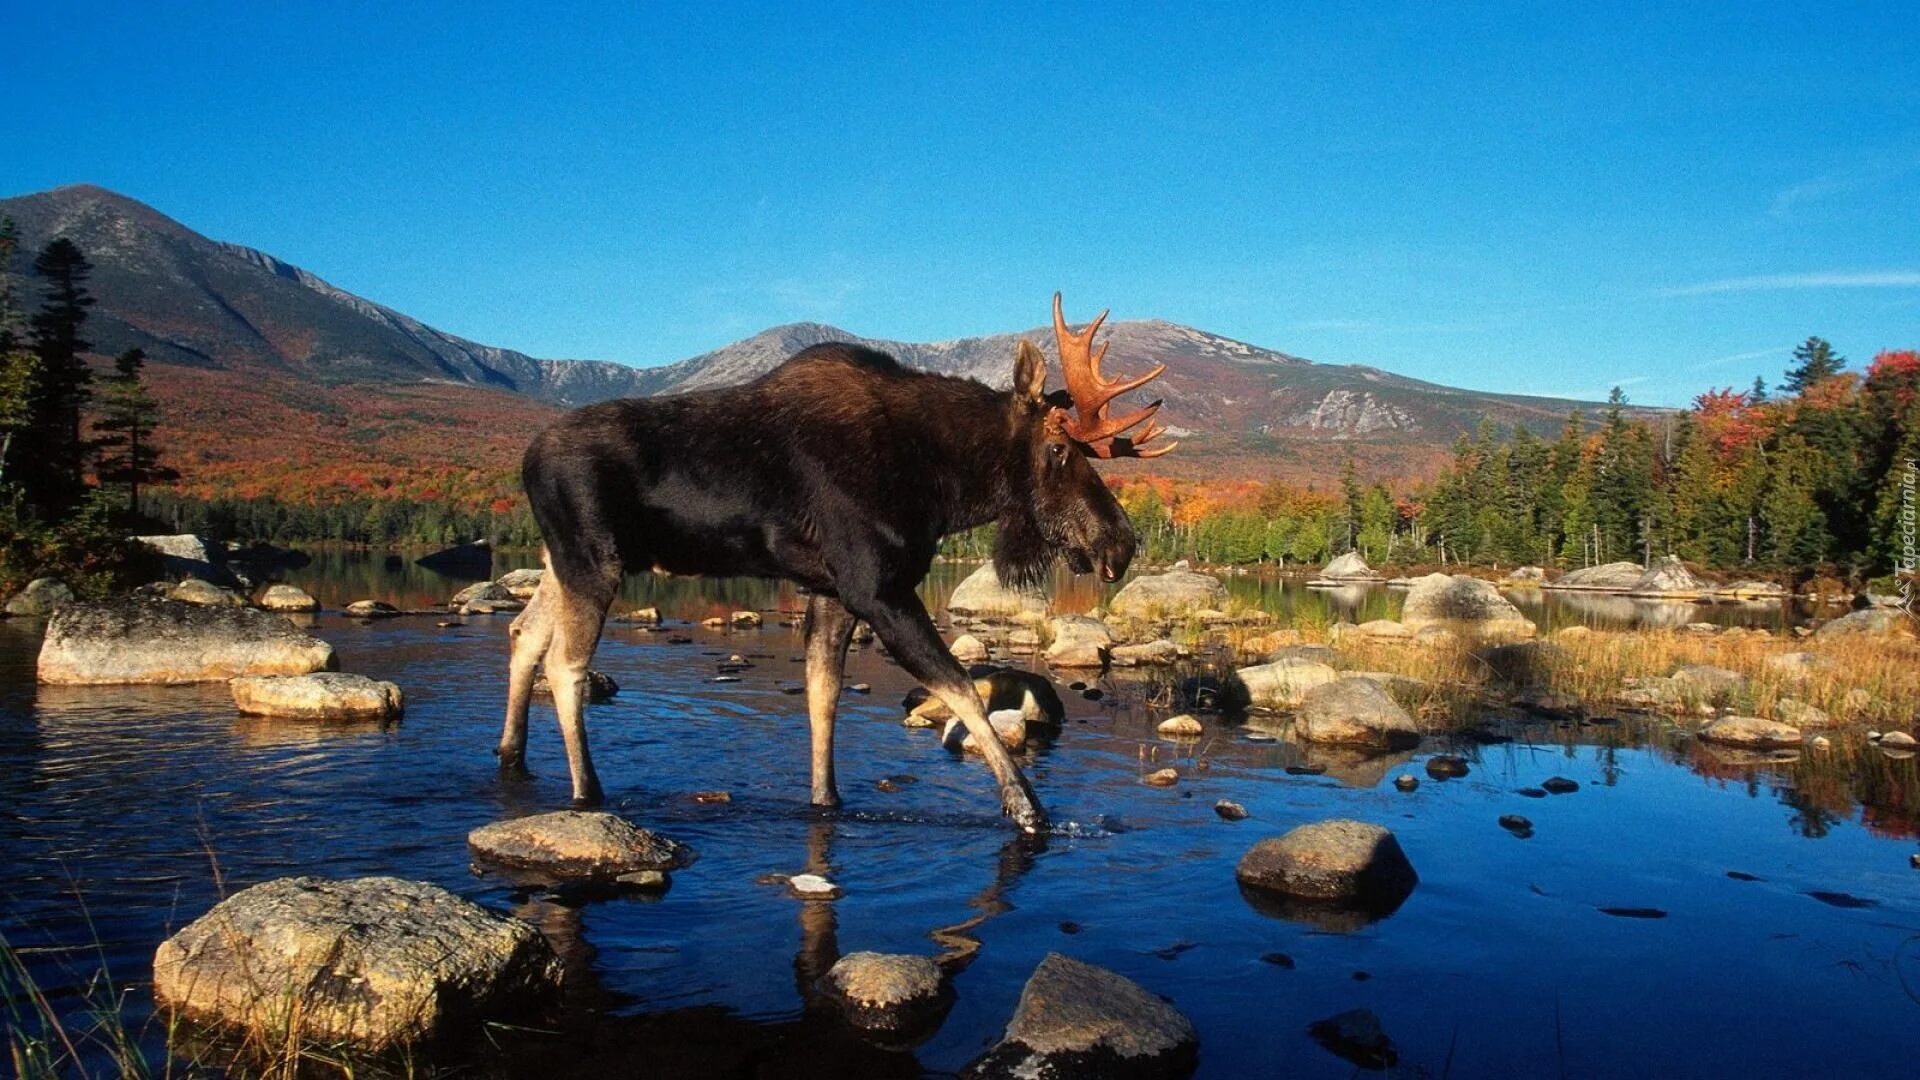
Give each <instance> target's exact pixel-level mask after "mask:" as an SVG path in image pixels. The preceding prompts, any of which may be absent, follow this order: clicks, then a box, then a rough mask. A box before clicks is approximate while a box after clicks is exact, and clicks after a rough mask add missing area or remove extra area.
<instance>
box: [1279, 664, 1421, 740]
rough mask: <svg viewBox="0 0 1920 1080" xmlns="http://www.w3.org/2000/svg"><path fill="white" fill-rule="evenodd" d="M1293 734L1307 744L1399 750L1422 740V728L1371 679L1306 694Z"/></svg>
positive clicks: (1338, 683)
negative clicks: (1317, 743)
mask: <svg viewBox="0 0 1920 1080" xmlns="http://www.w3.org/2000/svg"><path fill="white" fill-rule="evenodd" d="M1293 729H1294V733H1295V734H1296V735H1298V736H1299V737H1300V738H1302V739H1304V740H1306V741H1308V742H1323V743H1339V744H1341V745H1345V746H1367V747H1375V748H1378V749H1386V750H1391V749H1399V748H1402V747H1408V746H1413V745H1415V744H1417V743H1418V742H1419V741H1420V727H1419V725H1417V724H1415V723H1414V721H1413V717H1411V716H1409V715H1408V714H1407V710H1405V709H1403V708H1401V707H1400V705H1399V703H1398V702H1396V701H1394V700H1393V699H1392V698H1391V697H1388V696H1387V692H1386V691H1385V690H1382V689H1381V688H1380V685H1379V684H1378V683H1376V682H1374V681H1373V680H1371V679H1357V678H1345V679H1336V680H1334V681H1332V682H1329V683H1327V684H1326V685H1324V686H1317V687H1314V688H1313V689H1312V690H1309V691H1307V693H1306V696H1305V697H1303V698H1301V700H1300V711H1299V713H1298V714H1297V715H1295V717H1294V721H1293Z"/></svg>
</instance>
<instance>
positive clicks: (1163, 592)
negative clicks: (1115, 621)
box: [1108, 559, 1227, 619]
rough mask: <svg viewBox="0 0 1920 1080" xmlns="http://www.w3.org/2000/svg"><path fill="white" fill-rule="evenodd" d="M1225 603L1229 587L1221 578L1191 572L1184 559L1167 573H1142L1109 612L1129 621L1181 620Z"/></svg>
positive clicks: (1126, 587) (1121, 593)
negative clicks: (1221, 581)
mask: <svg viewBox="0 0 1920 1080" xmlns="http://www.w3.org/2000/svg"><path fill="white" fill-rule="evenodd" d="M1226 601H1227V587H1226V586H1225V585H1222V584H1221V583H1220V579H1219V578H1216V577H1214V576H1212V575H1211V574H1201V573H1197V572H1195V571H1193V570H1191V569H1189V568H1188V567H1187V563H1186V561H1185V560H1184V559H1183V560H1181V561H1180V562H1177V563H1174V564H1173V567H1172V568H1171V569H1169V570H1168V571H1167V572H1166V573H1164V574H1141V575H1138V576H1136V577H1135V578H1134V579H1133V580H1132V581H1129V582H1127V583H1126V584H1125V585H1124V586H1122V587H1121V589H1120V591H1119V592H1117V593H1115V594H1114V595H1113V602H1112V603H1111V604H1109V605H1108V610H1109V611H1111V612H1112V613H1113V614H1114V615H1117V616H1121V617H1124V618H1130V619H1180V618H1185V617H1186V616H1189V615H1192V614H1194V613H1195V612H1198V611H1202V610H1207V609H1213V608H1218V607H1220V606H1221V605H1223V604H1225V603H1226Z"/></svg>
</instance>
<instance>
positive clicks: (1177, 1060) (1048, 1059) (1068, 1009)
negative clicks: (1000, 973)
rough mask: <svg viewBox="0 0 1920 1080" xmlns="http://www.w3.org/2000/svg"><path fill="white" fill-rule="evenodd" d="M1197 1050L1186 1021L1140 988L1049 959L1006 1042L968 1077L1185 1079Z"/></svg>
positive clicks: (1023, 997) (1030, 985)
mask: <svg viewBox="0 0 1920 1080" xmlns="http://www.w3.org/2000/svg"><path fill="white" fill-rule="evenodd" d="M1198 1048H1199V1038H1198V1037H1197V1036H1196V1035H1195V1034H1194V1031H1193V1025H1192V1024H1190V1023H1188V1022H1187V1018H1186V1017H1184V1016H1182V1015H1180V1013H1179V1012H1177V1011H1175V1010H1174V1008H1173V1007H1172V1006H1171V1005H1168V1004H1167V1003H1166V1002H1164V1001H1162V1000H1160V999H1159V998H1158V997H1156V996H1154V995H1153V994H1151V993H1149V992H1147V990H1145V989H1144V988H1142V987H1141V986H1140V984H1138V983H1136V982H1134V981H1133V980H1131V979H1128V978H1125V977H1124V976H1121V975H1117V974H1115V973H1114V972H1111V971H1108V970H1106V969H1105V968H1099V967H1095V966H1093V965H1092V964H1086V963H1082V962H1081V961H1078V960H1073V959H1070V958H1068V957H1065V956H1062V955H1060V954H1059V953H1048V954H1047V956H1046V959H1044V960H1042V961H1040V966H1039V967H1037V968H1035V969H1034V972H1033V976H1032V977H1031V978H1029V979H1028V980H1027V985H1026V987H1025V988H1024V989H1022V990H1021V991H1020V1003H1019V1005H1017V1006H1015V1008H1014V1012H1013V1019H1012V1020H1011V1021H1010V1022H1009V1023H1008V1024H1007V1030H1006V1032H1005V1033H1004V1034H1002V1035H1001V1037H1000V1042H999V1043H998V1044H996V1045H995V1046H994V1047H993V1049H991V1050H989V1051H987V1053H986V1054H985V1055H984V1056H982V1057H981V1058H979V1059H978V1060H976V1061H975V1062H973V1063H972V1064H971V1065H968V1066H967V1068H966V1070H965V1071H964V1072H963V1073H962V1075H963V1076H966V1077H971V1078H981V1080H984V1078H988V1077H995V1078H998V1077H1037V1078H1046V1080H1073V1078H1088V1080H1093V1078H1106V1077H1128V1078H1140V1080H1149V1078H1158V1077H1168V1078H1173V1077H1183V1076H1186V1075H1188V1074H1190V1073H1191V1072H1192V1071H1193V1069H1194V1067H1195V1065H1196V1064H1197V1051H1198Z"/></svg>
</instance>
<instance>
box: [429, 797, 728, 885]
mask: <svg viewBox="0 0 1920 1080" xmlns="http://www.w3.org/2000/svg"><path fill="white" fill-rule="evenodd" d="M467 847H468V848H469V849H471V850H472V851H473V853H474V854H475V855H477V856H479V857H480V858H481V859H484V860H486V861H487V862H491V863H495V864H498V865H500V866H505V867H509V868H511V869H515V870H531V871H535V872H537V873H539V874H541V875H543V876H546V877H551V878H555V879H562V880H573V879H582V880H590V881H612V880H616V879H618V878H619V877H620V876H621V875H623V874H630V873H634V872H636V871H641V870H671V869H674V868H676V867H680V866H684V865H686V864H687V863H688V862H691V861H692V858H693V853H692V851H690V850H689V849H688V848H687V847H686V846H685V845H683V844H680V843H678V842H676V841H673V840H669V839H667V838H666V837H664V836H661V835H659V834H658V833H654V832H649V831H648V830H646V829H642V828H639V827H638V826H636V825H634V824H633V823H632V822H630V821H628V820H626V819H625V818H622V817H619V816H617V815H615V814H608V813H604V812H598V811H583V810H558V811H555V812H553V813H549V814H533V815H531V816H529V817H522V818H514V819H512V820H511V821H497V822H494V823H493V824H491V825H483V826H481V827H480V828H477V829H475V830H473V831H472V832H470V833H468V834H467Z"/></svg>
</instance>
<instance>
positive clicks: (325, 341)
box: [0, 185, 1597, 500]
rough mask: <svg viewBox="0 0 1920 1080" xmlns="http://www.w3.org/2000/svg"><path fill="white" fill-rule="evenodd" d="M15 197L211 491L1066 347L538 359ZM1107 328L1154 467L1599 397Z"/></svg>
mask: <svg viewBox="0 0 1920 1080" xmlns="http://www.w3.org/2000/svg"><path fill="white" fill-rule="evenodd" d="M0 216H4V217H10V218H12V219H13V220H14V222H15V223H16V224H17V225H18V227H19V230H20V235H21V250H20V253H19V255H18V257H17V260H16V265H14V266H13V267H11V268H8V269H10V270H11V272H13V273H15V274H19V275H22V276H23V277H24V276H26V275H27V274H28V272H29V267H30V264H31V259H32V254H33V253H34V252H35V251H37V250H38V249H39V248H40V247H41V246H43V245H44V244H45V243H46V242H47V241H49V240H51V239H53V238H55V237H60V236H64V237H67V238H68V239H71V240H72V241H73V242H74V243H76V244H78V245H79V246H80V248H81V249H82V250H83V251H85V252H86V254H87V257H88V258H89V259H90V260H91V261H92V262H93V265H94V272H93V277H92V281H91V284H90V288H91V290H92V292H93V294H94V295H95V296H96V297H97V298H98V303H97V304H96V306H95V307H94V308H93V309H92V314H91V317H90V318H89V320H88V323H87V327H86V331H87V337H88V338H89V340H91V341H92V342H93V343H94V346H95V350H96V352H97V353H99V354H100V355H101V356H102V357H106V356H112V355H114V354H117V353H119V352H121V351H123V350H125V349H128V348H133V347H139V348H142V349H144V350H146V352H147V355H148V356H149V358H150V365H149V368H148V371H149V373H150V378H151V381H152V383H153V385H154V389H155V392H156V394H158V395H159V396H160V398H161V400H162V402H163V404H164V406H165V407H166V426H165V428H164V429H163V432H162V434H163V437H164V438H165V440H166V442H167V444H168V446H169V448H170V452H171V453H172V455H173V460H174V463H175V464H176V465H177V466H178V467H180V468H181V470H182V471H183V472H184V473H186V474H187V475H188V477H189V483H190V484H191V485H192V486H193V487H195V488H197V489H199V490H201V491H203V492H212V491H216V490H231V491H239V492H242V493H261V494H279V495H282V496H283V497H326V495H327V494H328V493H330V492H333V491H336V490H341V489H345V490H351V491H372V492H384V493H386V494H388V495H391V496H395V497H410V498H421V497H457V498H461V499H467V500H473V499H484V498H499V497H506V496H507V495H510V494H511V490H512V479H511V477H512V473H513V471H514V466H515V465H516V464H517V461H518V454H519V451H520V449H521V448H522V447H524V445H525V443H526V440H527V438H528V437H529V436H530V435H531V434H532V433H533V432H534V431H535V430H537V429H538V428H539V427H540V426H541V425H543V424H545V423H546V422H548V421H549V420H550V419H551V418H552V417H553V416H555V415H557V413H558V410H559V409H560V408H561V407H570V406H576V405H581V404H587V403H590V402H594V401H602V400H606V399H609V398H614V397H626V396H648V395H653V394H665V393H681V392H685V391H691V390H698V389H702V388H705V387H713V386H722V385H727V384H730V383H735V382H740V381H743V380H745V379H749V378H752V377H753V376H755V375H758V374H760V373H761V372H764V371H766V370H768V369H770V368H772V367H774V366H775V365H777V364H779V363H780V362H781V361H782V360H784V359H786V358H787V357H788V356H790V355H791V354H792V353H793V352H795V351H796V350H798V349H800V348H803V347H805V346H807V345H812V344H817V343H820V342H824V341H855V342H860V343H863V344H868V345H871V346H873V347H875V348H878V349H881V350H883V351H886V352H889V353H892V354H893V355H894V356H896V357H898V358H899V359H900V360H901V361H902V362H904V363H907V364H909V365H912V366H915V367H921V368H925V369H928V370H933V371H939V372H943V373H947V374H953V375H963V376H970V377H973V378H978V379H980V380H982V381H984V382H987V383H989V384H992V385H997V386H1005V385H1007V383H1008V381H1009V380H1010V377H1011V357H1012V352H1013V343H1014V342H1015V341H1016V340H1017V339H1019V338H1022V337H1024V338H1029V339H1031V340H1034V341H1036V342H1038V343H1040V344H1041V346H1042V348H1043V349H1044V350H1045V351H1047V352H1048V353H1049V354H1052V352H1053V334H1052V332H1051V329H1050V328H1049V327H1046V326H1041V327H1035V328H1031V329H1028V330H1023V331H1020V332H1018V333H1006V334H996V335H991V336H986V337H974V338H962V339H958V340H954V341H943V342H933V343H914V342H898V341H885V340H877V339H867V338H861V337H858V336H857V335H854V334H851V333H849V332H847V331H845V330H841V329H839V328H836V327H832V326H825V325H821V324H818V323H795V324H791V325H787V326H779V327H774V328H772V329H769V330H766V331H763V332H761V333H759V334H756V335H754V336H753V337H750V338H747V339H745V340H743V341H738V342H734V343H733V344H730V345H726V346H724V347H722V348H719V349H715V350H713V351H712V352H708V353H704V354H702V355H699V356H695V357H691V358H689V359H686V360H682V361H679V362H677V363H673V364H668V365H665V366H661V367H656V368H644V369H643V368H632V367H627V366H625V365H622V364H616V363H609V362H605V361H589V360H546V359H538V358H535V357H531V356H528V355H526V354H525V353H521V352H516V351H514V350H512V349H502V348H497V347H494V346H489V345H482V344H480V343H478V342H474V341H469V340H467V339H466V338H462V337H459V336H457V335H455V334H451V333H447V332H446V331H443V330H439V329H436V328H434V327H431V326H428V325H426V324H425V323H422V322H420V321H419V320H417V319H414V318H412V317H410V316H408V315H406V314H404V313H402V312H399V311H396V310H394V309H392V308H389V307H386V306H384V305H382V304H378V303H375V302H373V301H371V300H367V299H364V298H362V297H359V296H356V295H354V294H352V293H349V292H347V291H345V290H343V289H340V288H337V287H335V286H333V285H331V284H329V283H328V282H326V281H325V280H323V279H321V278H320V277H318V276H316V275H314V274H312V273H310V272H308V271H306V270H304V269H301V268H300V267H297V266H293V265H291V264H288V263H286V262H283V261H281V260H280V259H278V258H275V257H274V256H272V255H269V254H267V253H265V252H261V251H257V250H255V249H253V248H248V247H243V246H240V245H238V244H231V243H223V242H220V241H216V240H212V239H209V238H207V237H205V236H202V235H200V234H199V233H197V232H194V231H193V230H192V229H189V228H187V227H186V226H184V225H182V224H180V223H179V222H177V221H174V220H173V219H171V218H169V217H167V216H165V215H164V214H161V213H160V212H158V211H156V210H154V209H153V208H151V207H149V206H146V205H144V204H142V203H140V202H137V201H135V200H133V199H129V198H127V197H125V196H122V195H118V194H115V193H114V192H111V191H107V190H105V189H103V188H99V187H94V186H91V185H75V186H71V187H62V188H57V189H54V190H52V191H46V192H40V193H36V194H31V195H24V196H19V197H17V198H11V199H4V200H0ZM23 284H24V285H25V286H26V287H25V288H23V289H22V290H21V294H22V296H23V298H25V299H27V300H28V301H29V302H30V301H31V297H32V288H31V282H30V281H27V282H23ZM1042 303H1044V298H1036V306H1039V305H1040V304H1042ZM1088 304H1089V306H1090V305H1091V301H1090V300H1089V301H1088ZM1081 314H1082V315H1083V316H1084V315H1086V314H1090V312H1081ZM1103 340H1105V341H1107V342H1109V345H1110V347H1109V353H1108V359H1107V362H1106V367H1107V370H1109V371H1112V372H1120V373H1132V372H1138V371H1142V370H1145V369H1146V368H1147V367H1148V366H1149V365H1151V364H1152V363H1155V362H1162V363H1165V364H1166V365H1167V368H1168V370H1167V374H1166V375H1165V376H1164V377H1162V378H1161V379H1160V380H1158V381H1156V382H1155V383H1154V384H1152V385H1151V386H1150V387H1149V388H1148V390H1149V391H1150V394H1148V393H1145V392H1143V393H1142V394H1140V395H1137V396H1142V397H1144V396H1155V397H1162V398H1164V399H1165V400H1166V403H1167V404H1166V409H1165V410H1164V412H1163V413H1162V417H1163V419H1164V421H1165V422H1166V423H1167V424H1168V425H1169V427H1170V429H1171V430H1172V431H1173V433H1174V434H1175V435H1177V436H1179V437H1180V438H1181V439H1182V441H1183V448H1182V451H1181V453H1179V454H1176V455H1172V456H1170V457H1168V458H1165V459H1161V460H1160V461H1158V462H1156V463H1155V465H1154V466H1153V468H1155V469H1156V470H1157V471H1167V472H1174V473H1188V474H1200V475H1206V476H1210V477H1218V476H1221V475H1223V473H1224V474H1226V475H1231V476H1233V477H1234V478H1239V477H1242V476H1247V477H1255V478H1264V477H1284V478H1288V479H1293V480H1312V479H1317V480H1328V479H1331V478H1332V477H1333V476H1334V475H1336V474H1337V472H1338V470H1339V467H1340V464H1341V463H1342V462H1343V461H1344V460H1345V459H1346V458H1347V457H1348V456H1349V454H1351V455H1352V456H1353V457H1354V458H1355V460H1356V461H1357V463H1358V464H1359V466H1360V468H1361V471H1362V472H1363V473H1366V474H1369V475H1373V476H1381V477H1389V476H1392V477H1408V476H1419V475H1424V474H1427V473H1430V472H1431V471H1432V470H1433V469H1434V468H1435V467H1436V466H1437V465H1438V463H1439V461H1440V460H1441V459H1442V458H1443V457H1444V455H1445V453H1446V450H1447V448H1448V447H1449V446H1450V445H1451V444H1452V442H1453V440H1454V439H1455V438H1456V437H1457V436H1459V435H1460V434H1461V433H1463V432H1469V431H1472V430H1473V429H1474V428H1475V427H1476V426H1477V425H1478V424H1479V423H1480V422H1481V421H1482V420H1483V419H1491V420H1493V421H1494V422H1495V423H1498V424H1501V425H1503V426H1512V425H1515V424H1526V425H1528V426H1530V427H1533V428H1534V429H1536V430H1537V431H1540V432H1542V433H1547V432H1550V431H1552V430H1555V429H1557V428H1558V427H1559V426H1560V425H1561V424H1563V423H1564V422H1565V417H1566V415H1567V412H1568V410H1570V409H1572V408H1575V407H1584V408H1587V409H1588V410H1589V411H1594V410H1595V409H1596V408H1597V407H1596V406H1592V405H1590V404H1586V403H1580V402H1573V401H1565V400H1558V399H1549V398H1532V397H1523V396H1517V395H1503V394H1487V393H1480V392H1476V391H1468V390H1458V389H1453V388H1450V387H1445V386H1439V385H1436V384H1433V383H1426V382H1421V381H1419V380H1415V379H1408V378H1404V377H1401V376H1398V375H1394V374H1391V373H1389V372H1385V371H1381V370H1378V369H1376V368H1370V367H1361V366H1348V365H1333V364H1316V363H1313V362H1311V361H1308V360H1304V359H1301V358H1300V357H1297V356H1291V355H1288V354H1286V353H1282V352H1276V351H1274V350H1271V349H1265V348H1261V347H1259V346H1256V345H1249V344H1246V343H1244V342H1239V341H1234V340H1232V339H1230V338H1225V337H1221V336H1219V335H1216V334H1210V333H1207V332H1205V331H1203V330H1196V329H1193V328H1191V327H1185V326H1179V325H1176V324H1174V323H1169V322H1163V321H1159V320H1145V321H1135V322H1116V323H1110V324H1109V329H1108V330H1107V331H1106V332H1105V333H1104V334H1103ZM1055 381H1056V383H1057V381H1058V380H1057V376H1056V380H1055ZM1118 467H1119V468H1122V469H1129V468H1139V467H1140V466H1139V465H1138V464H1133V463H1128V464H1122V465H1119V466H1118Z"/></svg>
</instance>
